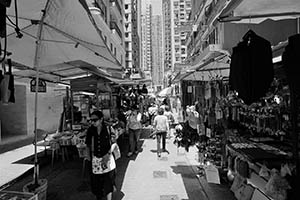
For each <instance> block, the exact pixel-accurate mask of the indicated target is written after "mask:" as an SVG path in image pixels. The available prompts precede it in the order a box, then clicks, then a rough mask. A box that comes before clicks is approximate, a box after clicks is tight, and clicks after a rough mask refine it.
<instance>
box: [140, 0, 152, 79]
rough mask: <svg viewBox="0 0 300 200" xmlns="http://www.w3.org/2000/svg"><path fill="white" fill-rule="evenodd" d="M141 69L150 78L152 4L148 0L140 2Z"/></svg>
mask: <svg viewBox="0 0 300 200" xmlns="http://www.w3.org/2000/svg"><path fill="white" fill-rule="evenodd" d="M141 20H142V21H141V23H142V29H141V30H142V33H141V34H142V39H141V40H142V56H141V59H142V70H143V72H144V74H145V75H146V78H151V77H147V76H149V75H150V76H151V71H152V38H151V33H152V31H151V28H152V6H151V2H150V1H149V0H144V1H143V4H142V15H141Z"/></svg>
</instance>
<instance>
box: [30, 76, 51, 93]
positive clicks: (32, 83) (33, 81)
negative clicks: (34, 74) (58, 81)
mask: <svg viewBox="0 0 300 200" xmlns="http://www.w3.org/2000/svg"><path fill="white" fill-rule="evenodd" d="M46 88H47V87H46V81H44V80H41V79H39V85H38V92H46ZM35 91H36V79H35V78H33V79H31V81H30V92H35Z"/></svg>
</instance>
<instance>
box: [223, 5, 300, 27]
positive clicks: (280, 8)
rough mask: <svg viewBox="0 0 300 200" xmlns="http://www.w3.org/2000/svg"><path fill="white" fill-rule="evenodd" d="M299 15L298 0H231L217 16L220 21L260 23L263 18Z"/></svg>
mask: <svg viewBox="0 0 300 200" xmlns="http://www.w3.org/2000/svg"><path fill="white" fill-rule="evenodd" d="M296 17H300V1H299V0H231V1H230V2H229V4H228V5H227V6H226V8H225V9H224V10H223V11H222V13H221V14H220V16H219V19H220V21H222V22H226V21H233V22H234V21H235V22H243V23H260V22H262V21H264V20H265V19H267V18H269V19H273V20H281V19H286V18H296Z"/></svg>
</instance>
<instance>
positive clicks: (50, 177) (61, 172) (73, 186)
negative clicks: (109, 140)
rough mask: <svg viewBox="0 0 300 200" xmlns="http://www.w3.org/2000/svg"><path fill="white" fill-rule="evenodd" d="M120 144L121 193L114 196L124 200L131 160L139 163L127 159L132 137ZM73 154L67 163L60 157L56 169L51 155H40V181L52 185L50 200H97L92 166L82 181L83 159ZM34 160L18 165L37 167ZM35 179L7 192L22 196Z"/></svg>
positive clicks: (118, 177)
mask: <svg viewBox="0 0 300 200" xmlns="http://www.w3.org/2000/svg"><path fill="white" fill-rule="evenodd" d="M117 142H118V145H119V147H120V151H121V155H122V156H121V158H120V159H118V160H117V161H116V163H117V174H116V187H117V191H115V192H114V193H113V199H114V200H121V199H123V197H124V196H125V195H126V194H124V193H123V192H122V191H121V188H122V185H123V181H124V178H125V174H126V170H127V167H128V164H129V162H130V161H131V160H135V159H136V157H137V155H136V154H134V155H133V156H131V157H129V158H128V157H127V156H126V154H127V152H128V137H126V136H125V137H121V138H119V139H118V141H117ZM139 145H140V147H142V146H143V140H141V141H140V142H139ZM140 149H142V148H140ZM75 150H76V149H75ZM69 154H70V155H69V159H68V160H66V161H65V162H62V159H61V156H58V158H57V159H55V162H54V165H53V167H51V152H48V154H47V156H44V152H41V153H40V154H39V163H40V171H39V172H40V173H39V177H40V178H42V179H43V178H45V179H47V181H48V188H47V200H83V199H84V200H94V199H95V197H94V195H93V194H92V193H91V192H90V177H89V172H88V168H89V167H88V163H86V167H85V173H84V176H83V177H82V167H83V160H82V158H79V156H78V152H77V150H76V151H73V150H70V152H69ZM33 158H34V157H33V156H29V157H27V158H25V159H22V160H19V161H17V162H15V163H16V164H18V163H19V164H33ZM32 176H33V170H29V171H28V172H26V173H25V174H24V175H23V176H21V177H20V178H18V179H17V180H16V181H13V182H12V183H11V184H10V185H9V187H7V188H6V189H5V190H9V191H20V192H22V190H23V186H24V185H25V184H27V183H29V182H31V181H32V180H33V177H32Z"/></svg>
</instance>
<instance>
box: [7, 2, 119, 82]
mask: <svg viewBox="0 0 300 200" xmlns="http://www.w3.org/2000/svg"><path fill="white" fill-rule="evenodd" d="M47 2H48V3H47ZM46 4H47V5H46ZM17 5H18V27H19V28H20V32H21V33H22V34H23V37H22V38H17V37H16V34H15V30H14V29H15V25H14V23H16V18H15V16H16V15H15V8H14V3H12V5H11V6H10V7H9V8H8V9H7V15H8V17H9V19H10V20H7V33H8V36H7V51H8V52H11V54H12V55H11V56H10V58H11V59H12V61H13V63H15V64H16V65H18V66H23V67H24V69H26V70H25V71H24V73H22V72H20V73H21V74H22V75H23V76H25V75H28V76H32V75H33V74H32V73H31V72H32V71H31V70H30V69H32V70H35V68H34V58H35V49H36V41H37V39H38V38H37V35H38V29H39V21H40V20H41V16H42V11H43V10H44V11H45V19H44V23H43V26H42V34H41V35H42V39H41V42H40V45H41V51H40V52H39V58H38V66H39V70H40V71H41V78H43V79H45V80H48V81H52V82H60V80H61V79H64V78H66V77H68V76H74V75H79V74H81V73H82V74H84V73H86V70H84V69H83V68H89V67H93V69H96V68H101V69H106V70H110V69H112V70H117V71H121V70H122V66H121V65H120V63H118V61H117V60H116V58H115V57H114V55H113V54H112V53H111V52H110V50H109V48H108V47H107V45H106V43H105V41H104V39H103V38H102V36H101V34H100V32H101V30H99V27H97V26H96V25H95V22H94V20H93V18H92V15H91V13H90V11H89V8H88V7H87V4H86V2H85V0H75V1H74V0H64V1H60V0H52V1H46V0H26V1H17ZM80 67H82V68H81V69H78V68H80Z"/></svg>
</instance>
